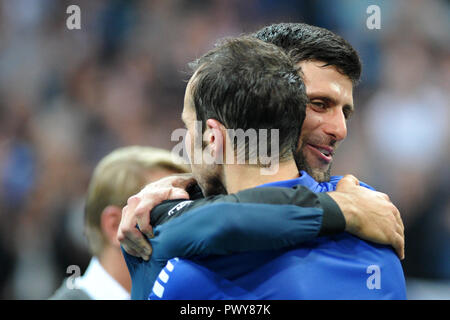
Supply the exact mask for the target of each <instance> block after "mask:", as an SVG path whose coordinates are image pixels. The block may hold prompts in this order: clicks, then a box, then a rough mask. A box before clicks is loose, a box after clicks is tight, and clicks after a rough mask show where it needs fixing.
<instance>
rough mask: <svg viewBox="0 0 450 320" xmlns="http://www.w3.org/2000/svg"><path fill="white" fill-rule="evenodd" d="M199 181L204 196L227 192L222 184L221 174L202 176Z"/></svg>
mask: <svg viewBox="0 0 450 320" xmlns="http://www.w3.org/2000/svg"><path fill="white" fill-rule="evenodd" d="M197 181H201V183H199V185H200V188H201V189H202V193H203V195H204V196H205V197H209V196H215V195H219V194H228V192H227V189H226V188H225V186H224V184H223V182H222V181H223V179H222V177H221V174H219V175H213V174H210V175H207V176H203V177H202V179H200V180H197Z"/></svg>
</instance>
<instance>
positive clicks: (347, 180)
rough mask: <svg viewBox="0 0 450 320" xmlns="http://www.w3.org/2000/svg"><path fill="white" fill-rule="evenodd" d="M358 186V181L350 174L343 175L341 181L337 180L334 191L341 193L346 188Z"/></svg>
mask: <svg viewBox="0 0 450 320" xmlns="http://www.w3.org/2000/svg"><path fill="white" fill-rule="evenodd" d="M354 186H359V180H358V179H357V178H356V177H355V176H354V175H351V174H347V175H345V176H344V177H343V178H342V179H341V180H339V182H338V184H337V186H336V191H343V190H344V189H346V188H349V187H354Z"/></svg>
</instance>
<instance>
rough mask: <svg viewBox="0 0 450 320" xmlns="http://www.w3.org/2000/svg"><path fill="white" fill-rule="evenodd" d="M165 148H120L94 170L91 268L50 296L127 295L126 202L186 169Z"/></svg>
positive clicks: (88, 228)
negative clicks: (120, 233) (120, 237)
mask: <svg viewBox="0 0 450 320" xmlns="http://www.w3.org/2000/svg"><path fill="white" fill-rule="evenodd" d="M172 159H173V158H172V156H171V153H170V152H169V151H166V150H163V149H156V148H151V147H141V146H131V147H124V148H119V149H116V150H115V151H113V152H111V153H110V154H108V155H107V156H106V157H104V158H103V159H102V160H101V161H100V162H99V164H98V165H97V167H96V168H95V170H94V173H93V176H92V178H91V181H90V183H89V188H88V193H87V196H86V207H85V219H84V221H85V223H84V230H85V231H84V232H85V235H86V237H87V240H88V243H89V249H90V251H91V253H92V255H93V257H92V259H91V261H90V263H89V266H88V268H87V269H86V272H85V273H84V274H83V276H81V277H79V278H76V279H75V281H73V283H69V282H68V279H66V280H65V281H64V283H63V284H62V286H61V287H60V288H59V289H58V290H57V291H56V292H55V293H54V295H53V296H51V297H50V300H91V299H92V300H123V299H129V298H130V289H131V279H130V275H129V273H128V269H127V267H126V264H125V260H124V259H123V256H122V252H121V250H120V244H119V242H118V241H117V239H116V238H117V236H116V235H117V228H118V226H119V223H120V219H121V216H122V207H124V206H125V205H126V204H127V199H128V198H129V197H130V196H131V195H133V194H136V193H137V192H138V191H139V190H141V189H142V188H143V187H144V186H145V185H146V184H148V183H150V182H152V181H155V180H158V179H161V178H163V177H165V176H167V175H171V174H176V173H187V172H189V170H188V168H187V167H185V166H183V165H181V164H179V163H181V162H178V164H177V163H175V162H174V161H173V160H172Z"/></svg>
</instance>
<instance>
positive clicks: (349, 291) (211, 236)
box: [124, 172, 406, 299]
mask: <svg viewBox="0 0 450 320" xmlns="http://www.w3.org/2000/svg"><path fill="white" fill-rule="evenodd" d="M340 179H341V177H332V178H331V180H330V182H326V183H320V184H319V183H317V182H316V181H315V180H314V179H312V178H311V177H310V176H309V175H307V174H306V173H305V172H302V175H301V177H300V178H297V179H293V180H287V181H279V182H274V183H270V184H265V185H262V186H260V187H266V186H272V187H273V186H278V187H293V186H295V185H298V184H300V185H304V186H306V187H308V188H309V189H311V190H312V191H314V192H327V191H333V190H335V187H336V184H337V182H338V181H339V180H340ZM361 185H364V184H363V183H361ZM364 186H367V185H364ZM367 187H368V186H367ZM369 188H370V187H369ZM299 210H308V211H309V212H310V216H309V217H308V219H298V216H299V214H300V211H299ZM224 213H226V214H224ZM249 213H250V214H249ZM252 213H253V215H252ZM301 213H304V211H303V212H301ZM321 213H322V212H321V210H318V209H315V208H300V207H295V206H289V205H285V206H280V205H264V204H258V205H256V204H229V203H222V204H215V205H210V206H205V207H202V208H198V209H196V210H192V211H191V212H187V213H185V214H184V215H183V216H181V217H179V218H177V219H174V220H172V221H170V222H168V223H166V224H163V225H161V226H159V227H157V228H155V238H153V239H151V243H152V246H153V257H152V260H151V261H150V262H145V261H143V260H141V259H138V258H134V257H131V256H129V255H127V254H126V253H124V255H125V258H126V261H127V265H128V268H129V270H130V274H131V277H132V283H133V286H132V299H146V298H147V297H149V298H150V299H160V298H162V299H405V298H406V294H405V283H404V276H403V271H402V268H401V265H400V262H399V260H398V258H397V256H396V255H395V253H394V252H393V250H392V249H391V248H390V247H388V246H379V245H375V244H371V243H368V242H365V241H362V240H360V239H358V238H355V237H353V236H351V235H349V234H347V233H343V234H341V235H339V236H333V237H321V238H317V239H316V240H314V241H310V242H308V243H303V244H302V245H301V246H300V247H296V248H295V249H281V250H280V248H285V247H286V246H288V245H292V244H295V243H301V242H304V241H302V240H304V239H314V237H315V236H316V235H317V233H318V231H319V229H320V224H321V218H322V215H321ZM256 214H257V216H256ZM263 217H264V218H263ZM194 218H195V219H197V220H196V221H194V220H195V219H194ZM230 221H234V222H235V223H230ZM188 224H190V225H189V227H188ZM230 225H231V227H230V228H228V227H227V226H230ZM235 227H238V228H237V230H238V232H237V234H238V237H226V236H224V235H229V234H230V231H232V232H235V233H236V229H233V228H235ZM247 229H249V232H248V233H245V231H246V230H247ZM174 230H176V231H174ZM170 231H172V232H173V233H172V234H170ZM180 232H184V234H183V233H180ZM187 233H188V234H187ZM164 235H166V236H167V237H171V238H172V239H173V238H174V237H178V238H177V240H178V241H179V246H178V250H180V249H181V250H185V251H186V252H185V253H188V255H189V254H199V253H203V254H204V255H209V254H212V253H219V254H226V253H227V251H229V252H231V251H232V249H233V248H234V252H240V250H241V252H243V251H246V250H247V249H249V248H250V250H263V249H270V250H271V251H259V252H247V253H239V254H233V255H227V256H217V255H214V256H211V255H209V256H203V257H196V259H193V260H185V259H178V258H177V259H172V260H170V263H168V264H167V265H166V261H167V260H168V259H169V258H171V257H174V255H170V254H175V253H176V252H175V251H173V248H167V247H165V246H164V243H167V242H170V241H167V242H166V241H164V240H163V239H164ZM302 236H304V238H301V237H302ZM246 237H247V238H248V239H246ZM252 237H253V238H252ZM299 237H300V238H299ZM187 239H189V240H187ZM299 240H300V241H299ZM295 241H299V242H295ZM172 243H173V241H172ZM291 248H292V247H291ZM244 249H245V250H244ZM276 249H278V250H276ZM215 250H216V251H215ZM183 252H184V251H183ZM183 256H185V255H183ZM165 265H166V266H165ZM164 266H165V267H164ZM371 266H377V268H379V270H380V271H381V288H380V289H376V288H375V289H369V287H368V286H367V281H369V280H368V279H369V277H370V276H371V274H369V273H367V272H369V271H370V270H372V269H370V267H371ZM162 268H164V270H163V271H161V273H160V274H159V277H158V279H157V281H155V282H154V285H153V280H154V279H155V278H156V276H157V275H158V273H159V271H160V270H161V269H162ZM368 268H369V269H368ZM152 287H153V291H152V292H151V294H150V296H149V292H150V291H151V289H152Z"/></svg>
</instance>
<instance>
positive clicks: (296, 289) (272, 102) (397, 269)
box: [122, 38, 404, 299]
mask: <svg viewBox="0 0 450 320" xmlns="http://www.w3.org/2000/svg"><path fill="white" fill-rule="evenodd" d="M262 44H263V43H262V42H260V41H256V40H253V39H252V40H250V39H249V38H240V39H234V40H230V41H228V42H225V44H223V45H222V46H219V47H218V48H216V49H215V50H212V51H211V52H209V53H208V54H207V55H205V56H204V57H202V58H201V59H200V61H199V64H198V65H197V68H196V69H195V74H194V76H193V77H192V78H191V80H190V81H189V84H188V88H187V90H186V96H185V107H184V110H183V121H184V122H185V123H186V126H187V127H188V130H189V133H190V136H191V137H195V136H196V133H195V132H193V126H194V124H193V123H194V120H195V119H196V118H197V119H201V120H202V125H203V127H204V128H206V127H208V128H209V129H211V130H213V133H210V134H208V135H206V136H207V141H206V144H207V147H209V148H210V149H209V150H212V151H210V152H211V156H213V157H214V156H217V154H221V153H222V152H224V154H225V153H229V150H232V151H233V152H234V151H235V149H234V147H233V146H232V145H229V144H228V141H226V139H225V137H226V135H227V133H226V132H225V129H228V128H232V129H238V128H242V129H244V130H246V129H249V128H260V129H261V128H274V127H275V128H280V148H279V150H280V154H279V155H280V164H279V168H280V169H279V171H278V173H277V174H276V176H261V175H258V169H261V168H260V165H261V163H259V166H258V165H256V166H254V165H249V164H246V165H235V164H231V165H230V164H226V163H225V164H224V165H218V164H214V165H210V166H208V165H203V164H201V165H197V164H195V163H192V169H193V173H194V177H195V178H196V179H197V181H198V182H199V184H200V186H201V187H202V191H203V193H204V194H210V193H216V192H217V190H220V189H225V190H226V192H228V193H230V194H232V193H236V192H237V194H239V192H241V193H242V192H244V191H241V190H243V189H247V188H252V187H255V186H258V185H260V184H263V185H265V186H267V183H273V182H275V181H278V180H286V179H290V180H286V181H279V182H276V183H274V184H271V185H273V186H276V187H291V186H293V185H298V184H303V185H307V186H309V187H310V188H311V187H314V188H317V190H318V191H329V190H334V188H335V187H336V183H337V180H338V179H334V181H331V182H330V183H323V184H321V185H319V184H318V183H317V182H315V181H314V180H313V179H312V178H311V177H309V176H308V175H307V174H306V172H302V176H301V177H300V178H295V177H297V176H298V169H297V166H296V161H294V158H293V150H294V151H295V149H297V147H296V145H297V142H298V135H296V134H295V133H296V132H297V133H298V127H299V123H300V124H301V123H302V122H303V117H304V106H305V102H306V97H303V98H302V97H299V96H298V94H299V93H301V94H303V95H304V92H303V91H301V90H300V89H301V88H302V86H303V84H302V82H301V80H300V78H298V77H297V78H298V79H297V80H295V79H296V78H295V77H293V75H295V74H296V71H295V69H294V68H293V67H292V65H291V66H290V69H289V68H288V67H286V66H287V64H286V60H283V59H286V56H284V55H283V54H282V53H281V51H280V50H279V49H277V50H278V51H277V50H275V48H276V47H274V46H268V45H262ZM271 50H272V51H271ZM274 50H275V51H274ZM274 57H279V60H277V59H276V58H274ZM283 63H284V64H283ZM270 68H272V69H270ZM277 68H280V69H277ZM283 68H284V69H283ZM269 69H270V71H271V72H272V73H270V71H269ZM280 74H282V76H279V75H280ZM277 76H279V78H277ZM274 79H277V80H274ZM296 81H297V83H296ZM292 84H294V87H295V88H296V89H297V90H299V92H297V93H296V92H294V91H292ZM212 85H214V86H212ZM290 89H291V91H289V90H290ZM264 90H266V91H264ZM275 93H276V94H275ZM243 97H245V98H243ZM295 99H297V100H295ZM302 99H303V100H302ZM302 106H303V108H302ZM281 108H283V109H281ZM255 109H256V110H255ZM230 110H232V112H230ZM280 110H283V112H280ZM296 128H297V129H296ZM221 132H222V133H221ZM286 132H290V134H286ZM197 134H198V133H197ZM293 138H294V140H292V139H293ZM187 141H188V142H187V145H188V150H190V151H191V155H192V152H195V148H196V147H195V146H194V147H192V143H191V140H190V139H187ZM225 145H226V148H225ZM189 146H191V148H189ZM246 156H248V154H247V155H246ZM190 158H191V162H192V156H191V157H190ZM245 178H247V179H245ZM293 178H294V179H293ZM314 183H315V186H313V185H314ZM347 183H348V182H347ZM358 188H360V187H358ZM261 189H264V188H261ZM360 192H363V191H362V190H360ZM367 192H370V191H368V190H366V193H367ZM363 193H364V192H363ZM238 202H239V201H238ZM129 203H130V201H129ZM233 205H234V204H227V203H223V202H222V203H217V204H214V205H212V206H209V208H208V206H205V207H202V208H200V209H197V213H195V214H194V211H195V210H194V211H191V212H188V213H187V214H185V215H183V216H181V217H179V218H178V221H177V223H175V220H177V219H174V220H173V223H171V222H169V223H167V224H163V225H162V226H161V228H159V229H158V228H156V230H155V231H156V233H155V238H154V239H152V240H151V242H152V245H153V247H154V250H155V251H154V256H155V255H157V250H156V247H157V246H160V247H165V243H164V242H162V243H159V241H160V240H161V239H160V238H159V236H162V237H164V235H165V234H168V233H169V232H172V231H173V230H175V229H176V228H178V227H179V226H180V225H183V223H184V222H186V221H189V222H191V221H196V222H197V224H193V225H194V226H195V225H197V226H201V223H203V224H209V221H208V220H202V215H203V218H204V213H205V212H208V211H209V212H211V211H216V216H215V217H217V218H219V217H220V216H222V215H225V214H226V215H227V218H228V217H229V216H228V213H229V212H233V209H234V208H233V207H234V206H233ZM240 206H244V207H245V205H242V204H241V205H240ZM202 209H204V210H202ZM246 209H248V210H251V209H253V210H254V211H260V212H259V213H258V214H259V217H260V218H262V217H263V212H265V211H270V210H272V208H269V206H267V205H259V207H258V206H257V205H253V206H252V205H250V206H247V207H246ZM277 210H278V211H279V212H282V211H283V210H286V211H292V210H294V209H293V208H292V206H278V208H277ZM125 211H126V210H125V209H124V213H126V212H125ZM244 216H245V215H244ZM272 216H273V212H272ZM269 218H270V215H269ZM199 219H200V220H199ZM122 221H124V219H122ZM199 222H200V224H198V223H199ZM258 222H259V221H258ZM169 225H171V226H170V227H169ZM244 226H247V225H245V224H244ZM269 226H270V224H269ZM178 229H179V228H178ZM282 229H283V228H281V230H282ZM266 230H267V229H266ZM195 231H196V230H195ZM195 231H193V232H195ZM278 231H279V230H278ZM291 231H292V230H289V228H288V229H286V230H285V233H289V232H291ZM399 231H400V232H402V230H399ZM159 233H160V234H159ZM175 234H176V233H175ZM285 236H286V235H285ZM219 239H221V240H225V242H227V240H229V239H226V238H219ZM199 241H201V239H199ZM230 241H231V240H230ZM230 241H228V242H230ZM231 242H232V241H231ZM219 243H221V241H219ZM219 243H216V245H217V246H220V244H219ZM240 244H241V245H242V243H240ZM226 245H227V244H224V246H226ZM243 245H244V246H245V245H247V244H243ZM252 245H254V244H252ZM278 245H279V244H278ZM235 246H236V244H235ZM250 246H251V245H250ZM276 246H277V245H275V247H276ZM275 247H273V246H272V247H271V248H270V249H276V248H275ZM304 247H305V248H304V249H301V248H300V249H295V250H284V251H280V250H278V251H273V252H261V253H250V254H246V255H245V254H244V255H234V256H225V257H223V258H206V259H196V260H195V261H183V260H175V261H176V263H175V261H172V263H170V262H169V263H168V267H167V268H166V269H165V270H164V271H163V272H161V274H160V277H159V279H158V281H159V280H162V281H163V282H164V283H165V285H162V284H161V283H159V282H158V281H157V282H155V286H154V288H153V293H152V294H155V295H156V296H157V297H159V298H169V299H171V298H172V299H173V298H175V299H176V298H182V299H183V298H184V299H185V298H187V299H191V298H194V299H198V298H200V299H202V298H203V299H204V298H212V299H220V298H226V299H228V298H237V299H241V298H249V299H280V298H281V299H301V298H306V299H308V298H314V299H315V298H318V297H319V298H320V296H321V295H322V298H338V297H340V298H342V297H344V298H345V297H346V296H347V297H351V298H355V297H356V296H355V292H353V291H354V290H356V291H357V292H358V294H359V297H360V298H365V297H366V298H369V299H377V298H397V299H398V298H403V297H404V292H403V291H404V290H403V291H402V288H403V289H404V278H403V273H402V270H401V266H400V264H399V261H398V259H397V258H396V257H395V255H394V253H393V252H392V251H391V250H390V249H389V248H387V247H384V246H374V245H370V244H369V245H368V244H367V243H366V242H364V241H361V240H359V239H357V238H355V237H352V236H350V235H348V234H345V233H343V234H341V235H340V236H338V237H335V238H330V237H323V238H322V239H320V240H317V241H316V242H314V243H312V244H309V245H308V244H306V243H305V245H304ZM350 247H351V248H353V249H352V250H348V249H349V248H350ZM312 248H315V249H312ZM302 250H303V251H302ZM304 250H307V251H308V252H307V254H306V255H307V257H308V259H303V258H304V257H305V252H304ZM330 252H331V256H333V255H336V253H337V255H338V256H339V255H341V257H340V258H338V259H337V262H338V263H337V264H336V263H335V262H336V261H333V259H331V261H330V259H327V258H326V256H327V255H329V254H330ZM158 254H159V253H158ZM310 257H313V260H310V259H309V258H310ZM324 257H325V258H324ZM292 258H295V259H292ZM349 258H351V259H352V260H354V263H350V264H346V263H345V261H346V259H349ZM156 259H157V258H156ZM236 259H237V260H236ZM152 260H154V257H152ZM233 260H234V263H233ZM335 260H336V259H335ZM237 261H239V267H238V268H237V269H238V270H235V269H236V268H234V267H231V270H230V268H229V267H230V266H236V262H237ZM242 261H244V263H242ZM330 262H331V263H330ZM343 262H344V263H343ZM374 262H377V263H378V264H379V265H381V268H383V269H384V270H385V271H386V272H387V274H388V275H387V276H385V277H386V278H385V282H384V283H385V285H384V288H383V290H382V291H379V292H375V291H370V289H368V290H369V291H360V283H359V282H360V281H362V280H363V279H359V278H361V268H363V266H365V265H366V264H367V263H369V264H370V263H374ZM174 263H175V264H176V265H175V266H173V265H174ZM292 263H293V266H295V269H299V270H300V269H301V268H303V269H304V270H303V272H300V273H301V274H303V275H305V277H301V276H299V275H298V274H297V273H296V272H294V273H293V274H292V268H291V267H289V265H290V264H292ZM311 263H315V266H314V268H312V269H314V270H315V271H313V273H312V274H311V272H309V273H310V275H312V277H308V276H307V275H308V270H310V271H311V267H310V266H309V264H311ZM127 264H128V267H129V269H130V272H131V274H132V277H133V275H135V274H136V273H142V272H145V271H144V269H145V265H146V262H145V261H142V260H140V261H137V259H136V260H133V258H132V257H130V256H128V257H127ZM370 265H372V264H370ZM142 266H144V267H142ZM169 266H172V267H171V268H170V267H169ZM224 266H225V268H224ZM286 266H287V267H286ZM256 267H258V268H257V269H255V268H256ZM305 267H306V269H305ZM274 268H275V269H274ZM329 268H332V269H331V270H328V269H329ZM277 270H278V271H279V270H281V271H279V272H278V271H277ZM166 271H169V272H171V274H170V276H168V275H167V272H166ZM364 271H365V268H364ZM236 272H237V273H236ZM274 272H275V273H274ZM314 272H315V273H314ZM333 272H334V273H336V274H335V276H334V277H333V281H334V282H335V284H334V286H335V287H336V288H340V287H342V286H346V285H347V287H348V289H349V290H347V291H346V294H344V295H343V296H342V295H341V296H339V295H337V292H336V291H333V290H330V289H329V288H328V289H326V290H325V291H326V292H324V291H323V290H324V287H320V286H318V287H317V288H316V286H313V287H314V288H313V287H311V284H308V285H305V284H302V281H304V282H305V283H306V281H305V279H310V278H311V279H315V280H314V281H316V280H317V279H319V278H323V277H325V278H327V276H326V274H328V277H329V275H330V274H333ZM272 273H273V275H274V276H273V277H270V279H269V281H267V282H266V281H264V278H267V277H266V276H263V275H264V274H265V275H267V274H272ZM296 274H297V278H298V281H297V279H296V278H295V277H296ZM346 274H349V275H352V274H353V275H358V277H359V278H358V277H356V278H358V279H356V278H352V277H350V278H349V277H348V276H346ZM315 276H318V277H317V278H316V277H315ZM183 277H185V278H183ZM186 277H187V278H192V279H196V280H198V282H199V283H202V285H200V287H201V288H202V289H203V290H202V291H198V292H193V291H195V290H194V289H191V290H190V291H189V294H187V295H186V293H187V291H186V290H184V289H186V286H184V287H185V288H184V289H183V284H184V285H185V284H186V282H185V281H183V279H187V278H186ZM250 278H251V279H253V280H250V282H249V279H250ZM275 278H279V279H278V280H274V279H275ZM142 279H144V278H141V280H142ZM289 279H291V280H289ZM292 279H295V280H296V281H292ZM279 280H282V281H281V282H280V281H279ZM261 281H262V282H261ZM274 281H275V282H274ZM327 281H329V279H327ZM150 282H151V281H150ZM280 283H281V284H282V285H283V289H282V290H278V289H276V287H277V285H278V286H279V285H280ZM197 284H198V283H197ZM257 284H260V285H261V286H256V287H255V285H257ZM396 285H398V286H399V288H397V289H396V288H395V287H396ZM305 286H306V287H307V288H308V290H307V291H308V292H307V291H305V289H306V287H305ZM164 288H165V291H164ZM319 288H321V290H319ZM311 289H313V290H311ZM164 292H165V293H164ZM327 293H328V294H329V295H328V297H327ZM144 294H145V292H144ZM163 294H164V295H165V296H164V297H163ZM155 295H153V298H154V297H155ZM323 295H325V296H323ZM137 298H144V297H142V296H141V297H137Z"/></svg>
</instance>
